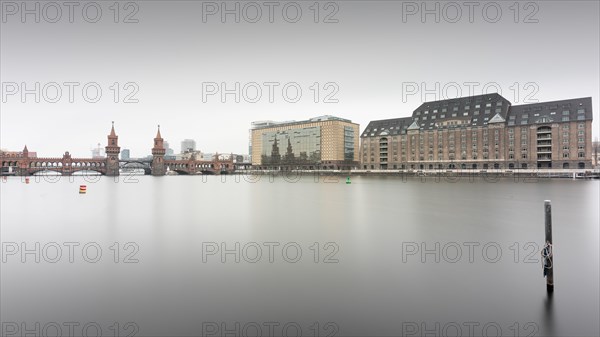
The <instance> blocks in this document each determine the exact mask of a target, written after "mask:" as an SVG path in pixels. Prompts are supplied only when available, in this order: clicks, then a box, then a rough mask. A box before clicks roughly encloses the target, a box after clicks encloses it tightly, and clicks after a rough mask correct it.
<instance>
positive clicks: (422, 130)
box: [360, 93, 592, 170]
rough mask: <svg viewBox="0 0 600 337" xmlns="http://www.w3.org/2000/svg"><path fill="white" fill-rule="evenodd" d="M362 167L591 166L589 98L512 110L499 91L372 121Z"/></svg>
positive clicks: (362, 150) (366, 133) (366, 134)
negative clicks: (408, 114) (410, 113)
mask: <svg viewBox="0 0 600 337" xmlns="http://www.w3.org/2000/svg"><path fill="white" fill-rule="evenodd" d="M360 161H361V169H367V170H369V169H376V170H386V169H417V170H419V169H515V168H528V169H532V168H560V169H563V168H564V169H569V168H579V169H582V168H591V167H592V99H591V98H590V97H587V98H578V99H569V100H562V101H554V102H543V103H535V104H526V105H517V106H513V105H511V103H510V102H509V101H508V100H506V99H505V98H504V97H502V96H500V95H499V94H496V93H494V94H486V95H480V96H471V97H462V98H456V99H449V100H443V101H434V102H426V103H423V104H422V105H421V106H419V107H418V108H417V109H416V110H415V111H414V112H413V114H412V116H411V117H405V118H396V119H387V120H378V121H372V122H370V123H369V125H368V126H367V127H366V129H365V130H364V131H363V133H362V135H361V147H360Z"/></svg>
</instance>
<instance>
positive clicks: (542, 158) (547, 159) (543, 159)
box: [537, 156, 552, 161]
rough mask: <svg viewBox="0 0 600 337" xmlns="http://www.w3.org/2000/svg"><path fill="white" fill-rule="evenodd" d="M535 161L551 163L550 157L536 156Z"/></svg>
mask: <svg viewBox="0 0 600 337" xmlns="http://www.w3.org/2000/svg"><path fill="white" fill-rule="evenodd" d="M537 160H538V161H552V157H551V156H538V158H537Z"/></svg>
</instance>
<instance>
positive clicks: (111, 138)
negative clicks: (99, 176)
mask: <svg viewBox="0 0 600 337" xmlns="http://www.w3.org/2000/svg"><path fill="white" fill-rule="evenodd" d="M107 138H108V140H107V144H106V147H104V150H105V152H106V175H107V176H118V175H119V153H121V148H120V147H119V136H117V133H116V132H115V122H114V121H112V126H111V128H110V134H109V135H108V137H107ZM98 146H100V144H98Z"/></svg>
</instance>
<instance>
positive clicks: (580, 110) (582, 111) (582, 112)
mask: <svg viewBox="0 0 600 337" xmlns="http://www.w3.org/2000/svg"><path fill="white" fill-rule="evenodd" d="M584 113H585V109H577V114H578V115H582V114H584Z"/></svg>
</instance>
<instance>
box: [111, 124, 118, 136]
mask: <svg viewBox="0 0 600 337" xmlns="http://www.w3.org/2000/svg"><path fill="white" fill-rule="evenodd" d="M110 136H111V137H116V136H117V134H116V133H115V121H112V128H111V129H110Z"/></svg>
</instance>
